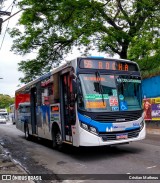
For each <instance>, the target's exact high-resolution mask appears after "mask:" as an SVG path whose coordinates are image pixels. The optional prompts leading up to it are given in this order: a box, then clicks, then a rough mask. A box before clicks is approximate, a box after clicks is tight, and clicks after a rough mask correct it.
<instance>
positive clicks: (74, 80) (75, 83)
mask: <svg viewBox="0 0 160 183" xmlns="http://www.w3.org/2000/svg"><path fill="white" fill-rule="evenodd" d="M72 89H73V93H74V94H77V81H76V79H72Z"/></svg>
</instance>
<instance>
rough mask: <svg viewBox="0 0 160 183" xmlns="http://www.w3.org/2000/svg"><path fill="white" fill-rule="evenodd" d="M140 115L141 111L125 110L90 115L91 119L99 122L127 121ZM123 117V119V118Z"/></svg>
mask: <svg viewBox="0 0 160 183" xmlns="http://www.w3.org/2000/svg"><path fill="white" fill-rule="evenodd" d="M140 117H142V111H132V112H131V111H129V112H128V111H126V112H123V113H122V112H117V113H113V112H112V113H106V114H104V113H103V114H98V115H95V116H93V117H92V119H93V120H95V121H99V122H101V123H103V122H104V123H105V122H128V121H134V120H137V119H139V118H140ZM124 119H125V120H124Z"/></svg>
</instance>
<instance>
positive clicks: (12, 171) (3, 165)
mask: <svg viewBox="0 0 160 183" xmlns="http://www.w3.org/2000/svg"><path fill="white" fill-rule="evenodd" d="M3 174H4V175H9V176H10V175H16V174H19V175H23V176H24V175H27V172H26V171H25V170H23V169H22V167H20V165H19V164H18V163H17V162H15V161H14V160H13V159H12V158H11V157H10V155H9V153H8V152H6V151H5V150H4V149H3V147H2V146H1V145H0V182H2V183H8V181H7V180H2V175H3ZM3 178H5V177H4V176H3ZM10 182H12V183H22V182H23V183H33V181H26V180H25V181H24V180H11V181H10Z"/></svg>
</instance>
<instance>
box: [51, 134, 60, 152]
mask: <svg viewBox="0 0 160 183" xmlns="http://www.w3.org/2000/svg"><path fill="white" fill-rule="evenodd" d="M52 147H53V149H58V150H62V147H63V142H62V136H61V133H60V131H54V132H53V133H52Z"/></svg>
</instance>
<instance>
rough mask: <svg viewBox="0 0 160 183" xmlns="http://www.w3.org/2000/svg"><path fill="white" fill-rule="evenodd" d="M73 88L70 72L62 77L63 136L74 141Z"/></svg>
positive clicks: (64, 138)
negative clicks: (72, 126)
mask: <svg viewBox="0 0 160 183" xmlns="http://www.w3.org/2000/svg"><path fill="white" fill-rule="evenodd" d="M73 96H74V95H73V89H72V77H71V76H70V74H69V73H66V74H64V75H62V77H61V99H62V100H61V109H62V110H61V111H62V113H61V115H62V138H63V140H65V141H68V142H72V128H71V125H74V124H75V120H76V119H75V102H74V97H73Z"/></svg>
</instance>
